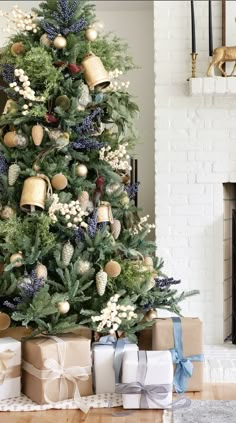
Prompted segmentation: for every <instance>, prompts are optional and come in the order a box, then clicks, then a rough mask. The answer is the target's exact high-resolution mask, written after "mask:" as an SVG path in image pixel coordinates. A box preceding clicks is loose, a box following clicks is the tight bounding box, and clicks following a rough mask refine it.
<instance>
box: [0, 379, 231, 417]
mask: <svg viewBox="0 0 236 423" xmlns="http://www.w3.org/2000/svg"><path fill="white" fill-rule="evenodd" d="M186 395H187V396H189V397H190V398H191V399H192V400H194V399H202V400H236V383H235V384H208V385H206V386H205V389H204V391H203V392H195V393H190V394H186ZM123 411H125V410H123V409H122V408H110V409H107V408H103V409H92V410H91V411H89V413H88V415H87V416H85V415H84V414H83V413H81V412H80V411H77V410H49V411H33V412H30V413H29V412H25V413H24V412H17V413H15V412H9V413H7V412H6V413H1V412H0V423H80V422H81V423H82V422H84V423H171V419H169V418H168V417H165V416H163V412H162V411H160V410H143V411H142V410H140V411H136V410H134V411H132V412H131V413H130V414H128V415H126V416H125V415H123V416H122V415H119V414H118V416H117V415H114V413H121V412H123Z"/></svg>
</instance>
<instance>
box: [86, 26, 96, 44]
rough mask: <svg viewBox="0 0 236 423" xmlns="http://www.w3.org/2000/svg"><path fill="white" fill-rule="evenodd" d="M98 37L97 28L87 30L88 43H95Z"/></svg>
mask: <svg viewBox="0 0 236 423" xmlns="http://www.w3.org/2000/svg"><path fill="white" fill-rule="evenodd" d="M97 36H98V33H97V31H96V29H95V28H92V27H90V28H87V29H86V31H85V37H86V39H87V40H88V41H95V40H96V38H97Z"/></svg>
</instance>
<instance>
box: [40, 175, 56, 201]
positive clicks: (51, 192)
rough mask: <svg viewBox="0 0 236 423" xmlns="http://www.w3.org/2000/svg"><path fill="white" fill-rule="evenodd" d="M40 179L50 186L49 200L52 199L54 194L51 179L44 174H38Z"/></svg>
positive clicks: (48, 191)
mask: <svg viewBox="0 0 236 423" xmlns="http://www.w3.org/2000/svg"><path fill="white" fill-rule="evenodd" d="M36 176H38V177H39V178H41V179H44V181H46V182H47V184H48V189H47V198H50V197H51V196H52V194H53V190H52V185H51V181H50V179H49V178H48V177H47V176H46V175H44V173H37V175H36Z"/></svg>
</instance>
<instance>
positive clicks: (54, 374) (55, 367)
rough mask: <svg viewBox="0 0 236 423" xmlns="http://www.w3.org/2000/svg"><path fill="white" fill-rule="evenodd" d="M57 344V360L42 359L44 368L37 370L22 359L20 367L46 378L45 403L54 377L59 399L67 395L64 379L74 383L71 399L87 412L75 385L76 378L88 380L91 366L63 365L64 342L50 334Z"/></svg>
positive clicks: (43, 378) (87, 408) (49, 401)
mask: <svg viewBox="0 0 236 423" xmlns="http://www.w3.org/2000/svg"><path fill="white" fill-rule="evenodd" d="M50 338H51V339H53V340H54V341H55V342H56V343H57V344H56V345H57V353H58V361H57V360H55V359H53V358H48V359H46V360H45V361H44V367H45V368H46V369H44V370H39V369H37V368H36V367H34V366H33V365H32V364H30V363H28V362H26V361H23V363H22V368H23V369H24V370H25V371H26V372H28V373H30V374H31V375H33V376H35V377H37V378H38V379H41V380H46V384H45V393H44V397H45V401H47V403H51V402H52V401H51V400H50V399H49V397H48V394H47V390H48V387H49V385H50V383H51V382H52V381H53V380H55V379H60V382H59V383H60V384H59V401H61V400H63V399H65V398H67V397H68V385H67V382H66V380H70V381H71V382H72V383H73V384H74V389H75V390H74V396H73V401H75V403H76V404H77V405H78V407H79V408H80V409H81V410H82V411H83V412H84V413H87V412H88V411H89V406H88V405H87V404H85V402H84V401H83V400H82V398H81V396H80V392H79V388H78V385H77V382H78V379H79V380H88V378H89V375H90V374H91V366H87V367H80V366H73V367H67V368H65V367H64V362H65V352H66V342H64V341H63V340H62V339H60V338H58V337H56V336H50Z"/></svg>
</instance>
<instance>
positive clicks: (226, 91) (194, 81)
mask: <svg viewBox="0 0 236 423" xmlns="http://www.w3.org/2000/svg"><path fill="white" fill-rule="evenodd" d="M189 94H190V95H191V96H195V95H235V94H236V76H229V77H227V78H224V77H222V76H214V77H207V76H206V77H201V78H190V80H189Z"/></svg>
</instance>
